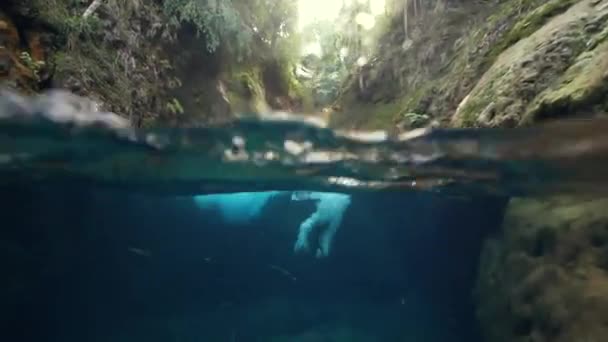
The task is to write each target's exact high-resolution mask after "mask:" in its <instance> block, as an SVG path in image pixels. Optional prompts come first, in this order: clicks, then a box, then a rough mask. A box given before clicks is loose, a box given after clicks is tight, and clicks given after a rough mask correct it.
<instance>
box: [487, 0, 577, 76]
mask: <svg viewBox="0 0 608 342" xmlns="http://www.w3.org/2000/svg"><path fill="white" fill-rule="evenodd" d="M525 2H526V1H511V2H508V3H507V4H506V5H505V6H504V7H503V8H502V10H501V11H500V14H499V15H497V16H495V17H493V19H491V20H490V22H497V21H499V18H500V17H501V16H502V17H508V16H512V15H516V13H518V12H520V11H521V10H522V7H523V6H524V5H525ZM528 2H534V1H528ZM576 2H578V0H552V1H549V2H547V3H546V4H544V5H541V6H540V7H538V8H536V9H535V10H533V11H531V12H530V13H528V14H527V15H526V16H524V17H523V18H522V19H520V20H518V21H517V22H516V23H515V25H514V26H513V27H512V28H511V30H509V32H508V33H507V34H506V35H504V36H503V37H502V39H500V40H499V41H498V42H496V43H495V45H494V47H493V48H492V49H491V50H490V51H489V53H488V55H487V56H486V59H485V64H486V65H488V66H489V65H491V64H492V63H493V62H494V60H496V58H497V57H498V56H499V55H500V54H501V53H502V52H503V51H505V50H506V49H507V48H509V47H510V46H512V45H514V44H515V43H517V42H519V41H520V40H521V39H523V38H526V37H528V36H530V35H531V34H532V33H534V32H536V31H537V30H538V29H539V28H541V27H542V26H543V25H544V24H545V23H546V22H547V21H548V20H549V19H551V18H552V17H554V16H556V15H558V14H560V13H563V12H565V11H566V10H567V9H568V8H570V6H572V5H573V4H575V3H576Z"/></svg>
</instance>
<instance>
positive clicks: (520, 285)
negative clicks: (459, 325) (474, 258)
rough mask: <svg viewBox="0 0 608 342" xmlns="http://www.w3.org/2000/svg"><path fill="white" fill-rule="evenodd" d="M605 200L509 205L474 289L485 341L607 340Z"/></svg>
mask: <svg viewBox="0 0 608 342" xmlns="http://www.w3.org/2000/svg"><path fill="white" fill-rule="evenodd" d="M607 206H608V200H606V199H593V198H592V199H581V198H549V199H513V200H511V202H510V204H509V206H508V209H507V211H506V216H505V219H504V222H503V225H502V231H501V232H500V233H499V234H498V235H497V236H496V237H494V238H491V239H489V240H488V241H486V243H485V246H484V248H483V251H482V255H481V267H480V274H479V278H478V283H477V293H476V294H477V300H478V317H479V319H480V320H481V323H482V327H483V329H484V331H485V333H486V338H487V340H488V341H557V342H561V341H599V340H602V338H603V337H604V336H606V334H608V326H607V317H608V272H607V271H608V269H607V266H608V265H607V262H606V260H607V257H606V256H607V255H608V213H607V212H606V208H607Z"/></svg>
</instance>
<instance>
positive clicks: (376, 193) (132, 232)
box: [0, 93, 608, 342]
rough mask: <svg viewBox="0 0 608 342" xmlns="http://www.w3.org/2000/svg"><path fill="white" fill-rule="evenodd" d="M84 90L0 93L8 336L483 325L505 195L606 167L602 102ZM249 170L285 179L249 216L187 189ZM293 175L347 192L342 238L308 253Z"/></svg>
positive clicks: (122, 337)
mask: <svg viewBox="0 0 608 342" xmlns="http://www.w3.org/2000/svg"><path fill="white" fill-rule="evenodd" d="M87 106H89V104H87V103H86V102H81V100H80V99H74V98H71V97H67V96H66V95H64V94H55V95H52V96H49V97H41V98H31V99H24V98H19V97H15V96H14V95H12V94H8V93H4V94H3V95H2V96H1V97H0V193H1V194H2V196H1V201H2V213H3V219H2V228H1V229H0V254H1V255H0V267H1V269H2V273H3V281H2V284H1V285H0V325H1V326H0V334H2V340H6V341H63V342H69V341H146V342H153V341H227V342H236V341H240V342H242V341H296V342H297V341H388V342H394V341H429V342H435V341H467V342H474V341H482V339H481V332H480V327H479V326H478V323H477V321H476V318H475V297H474V287H475V278H476V271H477V264H478V262H479V260H478V258H479V250H480V246H481V242H482V240H483V238H484V237H485V236H487V235H488V234H491V233H493V232H494V231H496V230H497V229H498V228H499V226H500V223H501V219H502V212H503V209H504V206H505V203H506V200H507V198H508V197H509V196H512V195H528V196H532V195H543V194H549V193H551V194H552V193H556V192H564V191H568V192H572V191H581V192H588V191H591V190H593V191H594V192H597V193H603V192H604V190H605V189H604V186H605V184H608V183H606V182H605V179H604V178H605V177H606V176H607V175H608V173H606V172H605V171H606V170H605V168H606V163H607V160H608V158H605V156H606V147H607V146H606V139H605V138H604V137H602V132H605V128H606V126H608V124H607V123H606V122H603V121H593V122H590V121H579V122H569V123H560V124H554V125H551V126H547V127H542V128H538V129H526V130H523V129H522V130H511V131H500V130H486V131H476V130H453V131H450V130H443V131H442V130H435V131H421V132H418V133H414V134H411V135H410V136H390V135H378V134H375V135H365V136H363V135H361V134H354V133H352V132H334V131H331V130H328V129H326V128H323V127H319V126H318V125H314V124H311V123H308V122H303V121H301V120H300V121H298V120H294V119H293V118H289V120H286V119H282V118H277V117H273V118H271V120H269V119H267V118H264V119H263V120H260V119H259V118H256V119H252V118H249V119H243V120H240V121H235V122H232V123H228V124H226V125H224V126H219V127H211V128H192V129H188V130H184V129H181V130H169V129H166V128H164V129H156V130H147V131H139V130H133V129H131V128H129V127H128V125H126V123H124V122H123V121H122V120H120V119H118V118H116V117H114V116H112V115H110V114H103V113H93V111H92V110H91V109H90V108H89V107H87ZM555 137H559V138H558V139H555ZM253 190H285V191H287V192H286V193H285V194H283V195H279V196H278V197H276V198H273V199H272V200H270V201H269V202H268V203H267V204H266V205H265V206H264V207H263V210H262V212H261V213H260V215H258V216H257V217H255V218H254V219H252V220H251V221H250V222H248V224H246V225H239V226H228V225H226V224H225V222H223V221H222V220H221V219H220V218H219V217H218V216H217V215H213V213H211V214H210V213H209V212H206V211H203V210H201V209H200V208H199V207H197V206H196V205H195V203H194V201H193V199H192V197H191V196H192V195H196V194H202V193H216V192H234V191H253ZM294 190H311V191H340V192H344V193H348V194H351V201H352V202H351V204H350V206H349V207H348V208H347V210H346V212H345V215H344V218H343V221H342V223H341V225H340V229H339V230H338V232H337V234H336V236H335V240H334V244H333V249H332V252H331V254H330V255H329V257H327V258H322V259H318V258H315V257H314V256H311V255H300V254H296V253H294V250H293V243H294V239H295V238H296V235H297V234H298V226H299V224H300V222H301V221H303V220H304V219H305V218H306V217H307V216H308V215H310V213H311V211H314V208H312V207H311V205H310V203H306V202H294V201H290V200H289V197H286V196H289V195H288V191H294ZM414 190H417V191H414Z"/></svg>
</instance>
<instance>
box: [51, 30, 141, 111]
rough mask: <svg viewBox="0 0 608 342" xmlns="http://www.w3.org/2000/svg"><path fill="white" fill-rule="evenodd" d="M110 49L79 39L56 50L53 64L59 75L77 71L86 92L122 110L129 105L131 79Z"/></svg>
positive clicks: (66, 75) (62, 75)
mask: <svg viewBox="0 0 608 342" xmlns="http://www.w3.org/2000/svg"><path fill="white" fill-rule="evenodd" d="M112 52H113V51H112V50H111V49H109V48H107V47H105V46H103V45H98V44H95V43H94V42H92V41H89V40H79V44H77V45H75V47H74V48H73V49H72V50H69V51H62V52H58V53H56V54H55V55H54V64H55V69H56V72H57V74H58V76H59V77H68V76H69V75H77V76H78V78H79V81H81V82H82V85H83V87H84V88H85V90H86V91H87V93H89V92H91V93H96V94H98V95H99V96H101V97H102V100H103V101H104V102H105V103H107V104H108V105H109V106H111V107H112V109H113V110H117V111H118V112H124V110H125V109H128V108H130V106H131V102H132V99H131V93H132V91H131V90H132V89H131V84H132V83H131V81H130V79H129V78H128V77H127V75H126V74H125V72H124V71H123V70H122V68H121V66H120V65H119V64H118V63H117V61H116V57H115V55H113V53H112ZM140 86H143V84H140ZM119 109H121V110H119Z"/></svg>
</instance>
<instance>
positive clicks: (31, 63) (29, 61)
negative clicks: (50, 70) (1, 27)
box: [19, 51, 45, 81]
mask: <svg viewBox="0 0 608 342" xmlns="http://www.w3.org/2000/svg"><path fill="white" fill-rule="evenodd" d="M19 59H21V62H23V64H24V65H25V66H26V67H27V68H28V69H30V70H31V71H32V74H33V75H34V77H35V78H36V80H37V81H40V71H41V70H42V68H43V67H44V65H45V63H44V61H35V60H34V59H33V58H32V56H31V55H30V54H29V53H28V52H25V51H24V52H22V53H21V54H20V55H19Z"/></svg>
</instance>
